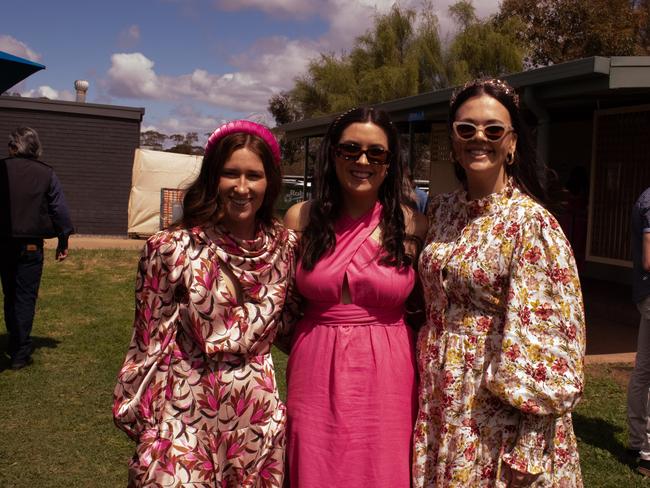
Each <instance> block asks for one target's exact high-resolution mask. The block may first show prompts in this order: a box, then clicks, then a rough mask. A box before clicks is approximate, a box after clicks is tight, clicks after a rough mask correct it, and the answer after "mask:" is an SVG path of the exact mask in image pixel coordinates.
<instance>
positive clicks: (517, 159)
mask: <svg viewBox="0 0 650 488" xmlns="http://www.w3.org/2000/svg"><path fill="white" fill-rule="evenodd" d="M483 94H485V95H488V96H491V97H492V98H495V99H496V100H498V101H499V102H500V103H501V104H502V105H503V106H504V107H505V108H506V109H507V110H508V113H509V114H510V119H511V121H512V127H513V130H514V132H515V134H517V145H516V149H515V154H514V161H513V163H512V164H507V165H506V167H505V168H506V174H507V175H508V176H510V177H512V179H513V181H514V183H515V184H516V186H517V187H518V188H519V189H520V190H521V191H523V192H524V193H526V194H527V195H529V196H530V197H532V198H534V199H535V200H537V201H539V202H540V203H543V204H545V203H547V202H548V187H547V183H548V180H549V178H550V177H552V174H551V172H550V171H549V169H548V168H547V167H546V165H545V164H544V162H543V161H538V160H537V155H536V152H535V144H534V143H533V137H532V134H531V132H530V129H529V127H528V124H527V123H526V121H525V119H524V117H523V114H522V111H521V109H520V108H519V96H518V95H517V92H516V91H515V89H514V88H513V87H512V86H510V85H509V84H508V83H507V82H505V81H503V80H499V79H494V78H485V79H478V80H474V81H470V82H468V83H466V84H465V86H463V87H462V88H461V89H460V90H459V91H457V92H456V93H454V95H453V96H452V98H451V101H450V104H449V135H450V137H451V134H452V124H453V123H454V122H455V120H456V112H457V111H458V109H459V108H460V106H461V105H462V104H463V103H465V102H466V101H467V100H468V99H470V98H472V97H475V96H479V95H483ZM454 172H455V174H456V177H457V178H458V179H459V180H460V181H461V182H462V183H463V184H465V183H466V182H467V175H466V174H465V170H464V169H463V168H462V167H461V166H460V164H458V162H457V161H454Z"/></svg>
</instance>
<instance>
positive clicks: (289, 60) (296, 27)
mask: <svg viewBox="0 0 650 488" xmlns="http://www.w3.org/2000/svg"><path fill="white" fill-rule="evenodd" d="M392 3H393V1H392V0H131V1H125V0H112V1H105V2H78V1H71V0H61V1H52V0H49V1H48V0H31V1H30V2H27V3H23V4H22V5H21V6H20V7H17V6H16V7H14V14H13V15H3V16H2V20H0V51H6V52H9V53H11V54H14V55H17V56H21V57H25V58H28V59H32V60H34V61H37V62H40V63H42V64H44V65H45V66H46V67H47V69H45V70H42V71H40V72H38V73H35V74H34V75H32V76H31V77H29V78H28V79H27V80H25V81H24V82H22V83H20V84H18V85H16V86H14V87H13V88H11V89H10V91H11V92H19V93H21V95H22V96H33V97H39V96H47V97H48V98H51V99H61V100H72V99H74V88H73V83H74V80H76V79H85V80H88V81H89V82H90V89H89V91H88V98H87V100H88V102H91V103H109V104H115V105H126V106H134V107H144V108H145V110H146V112H145V119H144V121H143V125H142V127H143V129H148V128H153V129H156V130H159V131H162V132H164V133H167V134H172V133H178V132H180V133H185V132H187V131H197V132H199V134H203V133H204V132H208V131H211V130H213V129H214V128H215V127H216V126H217V125H219V124H220V123H222V122H223V121H225V120H231V119H234V118H250V119H253V120H258V121H262V122H266V123H269V124H272V118H271V117H270V114H268V112H267V111H266V105H267V101H268V99H269V97H270V96H271V95H273V94H274V93H277V92H279V91H281V90H286V89H289V88H291V86H292V85H293V80H294V79H295V77H296V76H299V75H300V74H302V73H304V72H305V69H306V66H307V64H308V62H309V60H310V59H313V58H314V57H316V56H318V53H320V52H335V53H340V52H342V51H345V50H346V49H349V48H350V47H351V46H352V43H353V42H354V39H355V37H357V36H359V35H361V34H363V33H364V32H365V31H366V29H368V28H369V27H370V25H371V23H372V17H373V15H375V13H376V12H385V11H387V10H388V9H389V8H390V6H391V5H392ZM450 3H452V1H451V0H437V1H436V0H433V1H432V5H433V8H434V10H436V13H437V14H438V17H439V19H440V23H441V28H442V30H443V32H446V31H447V30H448V29H449V27H448V26H449V25H450V22H449V19H448V17H447V7H448V5H449V4H450ZM497 3H498V0H480V1H477V0H475V1H474V5H475V7H476V9H477V13H478V14H479V15H481V16H483V15H487V14H490V13H493V12H494V11H495V10H496V8H497ZM400 4H401V5H403V6H409V5H411V6H413V7H414V8H419V7H420V6H421V5H422V2H421V1H419V0H406V1H401V2H400Z"/></svg>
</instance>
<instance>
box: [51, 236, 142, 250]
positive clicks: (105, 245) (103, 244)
mask: <svg viewBox="0 0 650 488" xmlns="http://www.w3.org/2000/svg"><path fill="white" fill-rule="evenodd" d="M144 243H145V241H144V239H129V238H127V237H120V236H86V235H76V234H73V235H71V236H70V242H69V247H70V250H71V251H74V250H75V249H135V250H140V249H142V246H144ZM56 244H57V240H56V239H47V240H46V241H45V248H46V249H55V248H56Z"/></svg>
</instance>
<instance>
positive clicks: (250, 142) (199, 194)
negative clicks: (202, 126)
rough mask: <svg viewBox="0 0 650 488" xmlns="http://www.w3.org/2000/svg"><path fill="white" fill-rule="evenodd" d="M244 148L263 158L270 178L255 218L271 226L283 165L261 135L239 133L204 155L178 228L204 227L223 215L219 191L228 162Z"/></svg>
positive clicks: (225, 139)
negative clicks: (275, 160)
mask: <svg viewBox="0 0 650 488" xmlns="http://www.w3.org/2000/svg"><path fill="white" fill-rule="evenodd" d="M244 148H246V149H248V150H249V151H251V152H252V153H254V154H256V155H257V156H258V157H259V158H260V159H261V160H262V163H263V164H264V174H265V176H266V181H267V185H266V191H265V193H264V201H263V203H262V206H261V207H260V209H259V210H258V211H257V214H256V215H255V218H256V219H257V220H258V221H259V222H262V223H263V224H265V225H267V226H270V225H272V224H273V219H274V217H273V212H274V208H275V201H276V200H277V198H278V195H279V194H280V190H281V189H282V174H281V173H280V167H279V166H278V165H277V164H275V162H274V160H273V154H272V153H271V150H270V149H269V147H268V146H267V145H266V143H265V142H264V141H263V140H262V139H261V138H259V137H257V136H255V135H252V134H246V133H244V132H239V133H236V134H231V135H229V136H226V137H224V138H223V139H221V140H220V141H219V142H218V143H217V146H216V147H215V148H214V150H212V151H210V154H207V155H206V156H204V157H203V162H202V163H201V171H200V172H199V175H198V176H197V178H196V180H195V181H194V182H193V183H192V184H191V185H190V186H189V188H188V189H187V190H186V192H185V196H184V198H183V217H181V219H180V220H179V221H178V222H177V223H175V224H174V227H176V228H191V227H196V226H199V227H200V226H204V225H209V224H215V223H217V222H219V221H220V220H221V219H222V218H223V209H222V208H221V207H222V206H221V202H220V201H219V193H218V187H219V179H220V178H221V173H222V171H223V166H224V164H226V161H228V160H229V159H230V157H231V156H232V155H233V153H234V152H235V151H237V150H239V149H244Z"/></svg>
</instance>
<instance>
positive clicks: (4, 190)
mask: <svg viewBox="0 0 650 488" xmlns="http://www.w3.org/2000/svg"><path fill="white" fill-rule="evenodd" d="M40 156H41V142H40V140H39V138H38V134H37V133H36V131H35V130H34V129H30V128H29V127H21V128H19V129H16V130H15V131H13V132H12V133H11V135H10V136H9V157H8V158H5V159H2V160H0V252H2V258H1V259H0V275H1V277H2V292H3V294H4V317H5V324H6V326H7V331H8V333H9V351H8V352H9V356H10V357H11V366H10V367H11V368H12V369H21V368H24V367H25V366H28V365H29V364H31V363H32V358H31V354H32V349H33V347H32V340H31V338H30V334H31V332H32V324H33V322H34V311H35V308H36V298H37V296H38V287H39V285H40V282H41V274H42V272H43V239H47V238H51V237H57V238H58V245H57V248H56V253H55V257H56V259H57V261H62V260H64V259H65V258H66V257H67V256H68V236H69V235H70V234H72V232H73V228H72V223H71V221H70V217H69V214H68V208H67V206H66V203H65V199H64V197H63V191H62V190H61V184H60V183H59V180H58V178H57V177H56V174H55V173H54V171H53V170H52V168H51V167H50V166H48V165H47V164H45V163H43V162H41V161H39V160H38V158H39V157H40Z"/></svg>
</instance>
